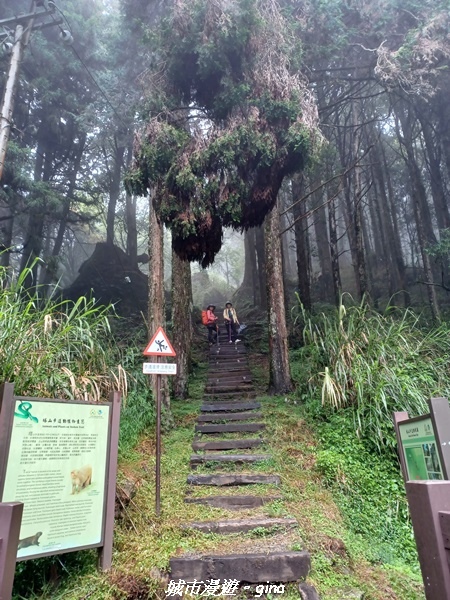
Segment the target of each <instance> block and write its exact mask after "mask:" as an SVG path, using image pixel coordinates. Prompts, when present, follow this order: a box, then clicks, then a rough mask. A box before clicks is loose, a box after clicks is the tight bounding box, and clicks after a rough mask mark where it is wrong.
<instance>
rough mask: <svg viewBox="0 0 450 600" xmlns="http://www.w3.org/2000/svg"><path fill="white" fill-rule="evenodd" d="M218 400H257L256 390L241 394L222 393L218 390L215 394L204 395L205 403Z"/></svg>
mask: <svg viewBox="0 0 450 600" xmlns="http://www.w3.org/2000/svg"><path fill="white" fill-rule="evenodd" d="M213 398H217V400H243V401H244V400H252V399H253V398H256V392H255V391H254V390H243V391H241V392H221V391H219V390H216V391H215V392H214V393H210V392H208V393H206V394H204V395H203V399H204V400H205V402H207V401H209V400H212V399H213Z"/></svg>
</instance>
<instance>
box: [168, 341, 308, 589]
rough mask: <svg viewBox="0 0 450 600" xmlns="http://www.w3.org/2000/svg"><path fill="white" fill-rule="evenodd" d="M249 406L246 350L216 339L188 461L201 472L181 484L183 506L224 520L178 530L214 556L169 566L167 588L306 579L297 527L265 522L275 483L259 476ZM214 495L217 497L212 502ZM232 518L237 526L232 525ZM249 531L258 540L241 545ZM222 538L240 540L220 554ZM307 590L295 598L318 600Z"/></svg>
mask: <svg viewBox="0 0 450 600" xmlns="http://www.w3.org/2000/svg"><path fill="white" fill-rule="evenodd" d="M255 398H256V392H255V388H254V386H253V381H252V374H251V372H250V370H249V364H248V359H247V351H246V348H245V345H244V344H243V343H238V344H229V343H228V342H227V340H226V339H225V336H223V337H221V339H220V343H219V345H218V346H212V347H211V349H210V351H209V372H208V380H207V384H206V388H205V393H204V401H203V405H202V406H201V414H200V415H199V416H198V419H197V424H196V426H195V437H194V441H193V444H192V449H193V451H194V454H192V455H191V458H190V466H191V469H192V471H197V470H201V471H202V472H201V473H199V472H192V473H191V474H190V475H189V476H188V478H187V483H188V484H189V488H188V492H187V495H186V498H185V502H187V503H191V504H202V505H205V506H207V507H210V508H212V509H220V512H221V515H222V516H223V513H224V512H225V513H228V511H229V514H226V518H219V519H217V520H208V521H201V522H191V523H186V524H185V525H184V526H183V528H184V529H185V530H186V531H187V532H189V531H192V532H193V533H195V532H199V531H200V532H203V533H214V534H216V535H217V536H218V543H217V554H216V553H214V554H210V555H198V554H195V555H191V554H185V555H181V556H176V557H173V558H171V560H170V569H171V576H170V577H171V580H172V581H180V580H184V581H186V582H188V581H193V580H197V581H204V582H205V583H206V582H207V581H211V580H220V581H221V582H224V581H225V580H238V581H239V582H241V586H243V584H260V583H264V584H266V585H267V584H269V583H275V582H276V583H278V584H280V583H286V582H293V581H298V580H302V579H304V578H305V577H306V575H307V574H308V572H309V569H310V557H309V554H308V552H306V551H304V550H298V547H299V546H300V547H301V538H300V537H299V533H298V528H297V521H296V520H295V519H292V518H280V517H276V516H270V514H273V511H272V513H271V512H270V506H271V503H273V502H278V503H279V502H281V499H282V496H281V495H280V493H279V491H278V488H279V487H280V486H281V480H280V477H279V475H277V474H276V473H272V472H269V473H265V472H263V471H262V470H261V469H262V468H264V467H265V466H266V465H268V467H269V468H268V470H269V471H270V461H271V458H272V457H271V454H270V452H269V450H268V449H267V448H266V442H265V440H264V430H265V427H266V425H265V423H264V422H263V415H262V413H261V411H260V408H261V405H260V403H259V402H257V401H256V400H255ZM215 488H217V489H218V490H219V489H220V493H219V492H218V493H217V494H215V493H214V492H213V494H212V495H211V490H212V489H215ZM252 488H253V490H254V491H253V492H250V493H248V492H247V490H251V489H252ZM243 490H245V491H246V493H243ZM202 492H204V493H202ZM237 511H240V512H241V513H242V516H241V518H236V512H237ZM252 531H253V532H257V533H258V536H256V537H251V535H250V537H249V536H247V537H246V535H245V534H248V533H249V532H252ZM229 534H240V535H238V538H239V539H238V540H236V544H235V543H233V550H234V551H236V552H235V553H234V554H229V553H228V552H226V551H225V552H221V548H220V546H221V543H220V541H221V539H224V538H222V537H221V536H227V535H229ZM228 547H229V545H228ZM236 548H237V550H236ZM293 548H296V549H295V550H293ZM243 587H244V589H248V588H249V586H243ZM308 588H309V586H307V585H306V584H304V583H302V584H301V585H300V588H299V589H300V593H301V595H300V596H299V597H300V598H317V596H314V595H310V594H308V593H307V592H308ZM311 593H312V592H311ZM180 597H181V596H180ZM186 597H188V596H186ZM218 597H219V596H218ZM224 597H226V596H224ZM263 597H264V596H263ZM280 597H281V596H280Z"/></svg>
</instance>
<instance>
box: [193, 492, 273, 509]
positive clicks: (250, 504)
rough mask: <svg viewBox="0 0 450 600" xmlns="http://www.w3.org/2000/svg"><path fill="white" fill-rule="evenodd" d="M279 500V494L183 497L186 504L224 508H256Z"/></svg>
mask: <svg viewBox="0 0 450 600" xmlns="http://www.w3.org/2000/svg"><path fill="white" fill-rule="evenodd" d="M275 500H281V496H251V495H248V496H244V495H242V496H205V497H203V498H185V500H184V501H185V502H186V503H187V504H206V505H207V506H211V507H213V508H225V509H229V510H246V509H249V508H258V507H260V506H264V504H268V503H269V502H274V501H275Z"/></svg>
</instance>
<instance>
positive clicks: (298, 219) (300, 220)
mask: <svg viewBox="0 0 450 600" xmlns="http://www.w3.org/2000/svg"><path fill="white" fill-rule="evenodd" d="M302 192H303V179H302V177H301V176H299V175H295V176H294V178H293V179H292V200H293V202H294V206H293V207H292V211H293V215H294V220H295V225H294V234H295V248H296V255H297V276H298V291H299V295H300V300H301V302H302V304H303V306H304V307H305V309H306V310H311V288H310V284H309V269H308V264H309V261H308V241H307V236H308V233H307V229H306V227H307V222H306V218H305V214H306V206H305V202H304V201H302V202H297V200H299V199H300V198H301V197H302Z"/></svg>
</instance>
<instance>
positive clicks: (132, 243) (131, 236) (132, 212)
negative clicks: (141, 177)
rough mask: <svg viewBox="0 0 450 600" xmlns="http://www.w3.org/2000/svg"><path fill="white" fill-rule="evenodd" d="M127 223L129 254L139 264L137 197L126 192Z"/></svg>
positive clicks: (130, 149) (130, 158) (128, 163)
mask: <svg viewBox="0 0 450 600" xmlns="http://www.w3.org/2000/svg"><path fill="white" fill-rule="evenodd" d="M132 158H133V146H132V145H130V146H129V147H128V150H127V167H129V166H130V165H131V161H132ZM125 223H126V228H127V254H128V256H129V257H130V258H131V260H132V261H133V262H134V263H135V264H136V266H137V255H138V254H137V249H138V242H137V224H136V197H135V196H133V195H132V194H129V193H128V192H126V196H125Z"/></svg>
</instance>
